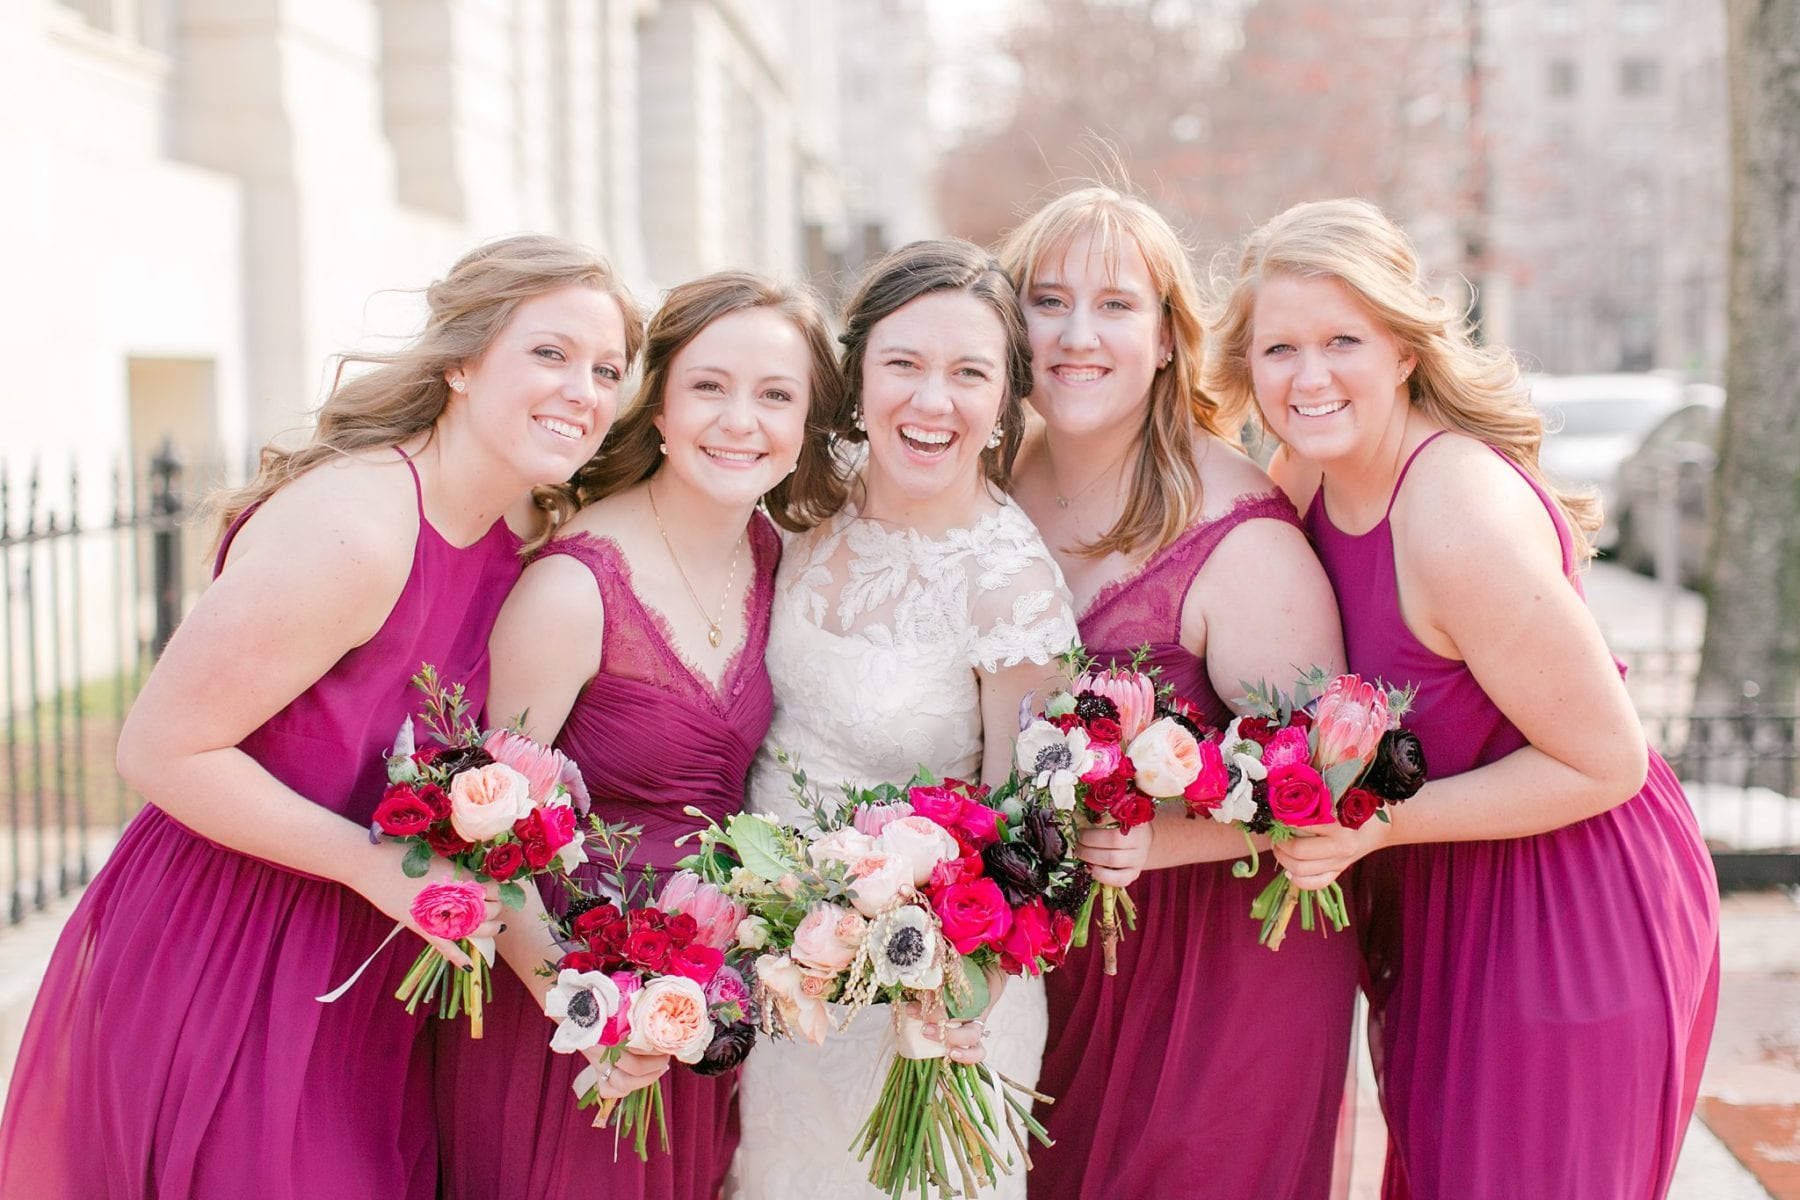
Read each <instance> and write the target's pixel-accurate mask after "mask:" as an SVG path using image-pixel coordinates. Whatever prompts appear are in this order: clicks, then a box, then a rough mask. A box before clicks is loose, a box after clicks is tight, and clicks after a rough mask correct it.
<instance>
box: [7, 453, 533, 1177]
mask: <svg viewBox="0 0 1800 1200" xmlns="http://www.w3.org/2000/svg"><path fill="white" fill-rule="evenodd" d="M408 465H409V467H410V463H409V464H408ZM414 479H415V483H416V481H417V474H416V472H415V475H414ZM245 516H248V514H247V513H246V514H245ZM243 520H244V517H240V518H239V519H238V522H237V523H236V524H234V525H233V526H232V528H231V529H230V530H229V531H228V532H227V534H226V538H225V547H229V545H230V543H231V538H232V536H233V535H235V534H236V532H237V529H238V527H239V525H241V524H242V522H243ZM518 549H519V541H518V539H517V538H516V537H514V536H513V534H512V533H511V532H510V531H509V530H508V529H507V528H506V526H505V524H504V523H496V524H495V525H494V527H493V528H492V529H491V530H489V532H488V533H487V535H486V536H484V537H483V538H482V539H481V540H480V541H478V542H475V543H474V544H473V545H470V546H466V547H457V546H453V545H451V544H450V543H448V542H446V541H445V540H444V539H443V538H442V537H441V536H440V535H439V534H438V532H437V531H436V530H435V529H433V528H432V527H431V525H430V524H429V523H428V522H427V521H426V519H425V516H424V510H423V502H422V501H421V508H420V516H419V535H418V542H417V544H416V546H415V548H414V551H413V565H412V573H411V574H410V575H409V576H408V577H407V580H406V585H405V587H404V588H403V589H402V591H401V593H400V598H399V599H398V600H397V601H396V602H395V604H394V608H393V611H392V612H391V613H389V614H388V618H387V620H386V621H385V622H384V623H383V624H382V626H381V628H380V630H379V631H377V632H376V634H375V636H374V637H372V638H370V639H369V640H368V641H367V642H365V643H364V644H363V645H361V646H359V647H357V648H356V649H355V650H352V651H351V652H350V653H348V654H346V655H345V656H344V657H343V658H341V659H339V660H338V661H337V663H336V664H335V665H333V666H332V668H331V669H330V670H329V671H328V672H326V674H325V675H324V677H322V678H321V679H320V680H319V681H318V682H317V683H315V684H313V685H312V686H311V687H310V688H308V689H307V690H306V691H305V692H303V693H301V694H300V695H299V696H297V697H295V698H294V700H293V701H292V702H291V703H289V704H288V706H287V707H286V708H284V709H282V710H281V711H280V712H279V713H277V714H275V715H274V716H273V717H271V718H269V720H268V721H267V722H266V723H265V724H264V725H263V726H262V727H261V728H259V729H257V730H256V731H255V732H254V733H252V734H251V735H250V736H249V737H247V738H245V739H244V741H243V742H242V743H240V746H239V748H240V749H242V750H243V751H244V752H245V753H246V754H248V755H250V757H252V758H254V759H255V760H256V761H257V762H258V763H260V764H261V765H262V766H263V767H264V768H265V769H266V770H267V771H268V772H269V773H270V774H271V775H273V776H275V778H277V779H279V780H280V781H281V782H282V783H284V784H286V785H287V786H289V787H291V788H293V789H294V790H295V791H296V792H298V793H299V794H300V795H302V796H304V797H305V798H306V799H307V800H309V801H311V802H313V803H315V804H319V805H323V806H324V807H326V808H328V809H330V810H331V811H333V812H335V813H339V814H341V815H343V816H344V817H346V818H348V819H349V820H351V821H354V822H355V823H357V824H358V825H363V824H366V823H367V822H368V821H369V819H370V817H371V816H372V815H373V813H374V810H375V805H376V802H377V801H378V800H379V799H380V798H381V793H382V790H383V788H384V787H385V786H386V783H387V780H386V776H385V773H384V769H383V762H382V759H383V755H384V754H385V753H386V751H387V749H388V748H389V747H391V746H392V745H393V744H394V737H395V734H396V732H397V731H398V730H399V728H400V725H401V722H402V721H403V720H404V719H405V718H406V716H407V715H408V714H409V713H413V712H416V710H417V701H418V699H419V693H418V692H416V691H415V690H413V689H412V688H411V687H410V686H409V684H408V680H409V679H410V678H411V676H412V675H413V673H414V672H415V671H417V670H418V669H419V664H420V663H421V662H430V663H434V664H436V665H437V666H438V667H440V668H441V669H442V671H443V673H444V675H445V677H446V678H448V679H452V680H461V681H463V682H465V683H466V684H467V687H468V694H469V696H470V698H471V699H472V700H473V701H474V703H475V704H477V705H479V704H480V703H481V699H482V696H483V695H484V694H485V692H486V690H487V642H488V633H489V631H490V630H491V628H492V627H493V623H494V618H495V616H496V615H497V614H498V613H499V610H500V605H501V602H502V601H503V600H504V599H505V597H506V593H507V592H508V590H510V588H511V587H512V584H513V582H514V581H515V580H516V579H517V578H518V574H519V559H518ZM224 558H225V548H221V550H220V552H219V561H220V563H221V564H222V563H223V562H224ZM396 869H398V868H396ZM393 924H394V923H393V921H392V919H390V918H389V917H387V916H385V915H383V914H382V913H381V912H379V911H377V910H376V909H375V908H374V907H372V906H371V905H370V904H369V903H368V902H367V901H366V900H364V899H363V898H362V897H361V896H359V895H357V894H356V893H354V892H352V891H351V890H350V889H348V888H346V887H344V886H343V885H341V884H338V883H332V882H328V881H326V880H323V879H317V878H314V877H312V876H308V875H301V874H298V873H296V872H294V871H290V870H287V869H285V868H283V867H280V866H277V865H275V864H273V863H268V862H264V861H262V860H260V859H255V858H250V857H247V856H245V855H243V854H239V853H237V852H235V851H232V850H227V849H225V848H224V847H222V846H219V845H217V844H216V843H213V842H210V841H208V840H207V839H205V838H203V837H201V836H199V835H198V834H196V833H193V832H192V831H190V830H188V829H187V828H185V827H184V826H182V825H181V824H179V823H178V822H176V821H175V820H174V819H173V818H171V817H170V816H169V815H168V814H167V813H165V812H163V811H162V810H161V809H159V808H157V807H156V806H154V805H148V806H146V807H145V808H144V810H143V811H142V812H140V813H139V814H138V815H137V818H136V819H135V820H133V821H132V822H131V824H130V826H129V827H128V828H127V829H126V830H125V833H124V836H123V837H122V838H121V839H120V841H119V845H118V848H117V849H115V850H114V851H113V854H112V857H111V858H109V859H108V860H107V863H106V865H105V866H104V867H102V868H101V869H100V872H99V873H98V874H97V875H96V876H95V878H94V881H93V883H91V884H90V885H89V886H88V888H87V891H86V893H85V894H84V895H83V896H82V898H81V902H80V904H79V905H78V906H77V907H76V909H75V912H74V915H73V916H72V917H70V919H69V923H68V925H67V926H66V927H65V928H64V930H63V933H62V938H61V941H60V942H59V943H58V944H57V948H56V953H55V956H54V957H53V958H52V959H51V962H50V967H49V972H48V974H47V975H46V976H45V978H44V983H43V987H42V988H41V989H40V990H39V992H38V997H37V1004H36V1006H35V1008H34V1009H33V1010H32V1016H31V1022H30V1025H29V1026H28V1028H27V1029H26V1032H25V1040H24V1045H23V1047H22V1048H21V1050H20V1053H19V1062H18V1069H17V1071H16V1072H15V1074H14V1075H13V1080H12V1090H11V1092H10V1094H9V1096H8V1098H7V1105H6V1120H5V1125H4V1127H0V1196H5V1197H7V1198H8V1200H12V1198H13V1197H28V1198H29V1200H64V1198H67V1200H103V1198H124V1197H144V1198H149V1197H162V1198H164V1200H176V1198H181V1200H244V1198H245V1197H254V1198H255V1200H318V1198H320V1197H337V1196H381V1197H388V1198H394V1200H407V1198H409V1200H431V1198H432V1196H433V1194H434V1191H435V1185H436V1182H437V1121H436V1116H435V1113H434V1112H433V1110H432V1087H431V1043H430V1040H429V1039H428V1038H424V1037H421V1036H420V1034H421V1031H422V1030H423V1029H424V1026H425V1023H426V1020H427V1018H426V1016H425V1014H424V1012H423V1011H421V1012H420V1013H419V1014H418V1015H416V1016H408V1015H407V1013H406V1010H405V1008H404V1007H403V1006H402V1005H401V1004H400V1003H399V1002H397V1001H396V1000H395V999H394V995H393V993H394V990H395V988H397V987H398V986H399V983H400V979H401V977H402V976H403V975H405V973H406V970H407V968H408V967H409V966H410V965H411V963H412V959H413V956H414V953H415V952H416V951H417V950H418V947H419V943H418V941H417V939H416V938H413V937H412V936H411V935H406V936H403V937H401V938H397V939H395V943H394V944H393V945H390V946H389V947H388V948H387V949H386V950H385V951H383V952H382V954H381V955H380V957H378V958H377V959H376V961H375V963H374V965H373V966H371V967H370V968H369V970H368V971H367V972H366V973H365V974H364V976H363V977H362V979H361V980H359V981H358V982H357V984H356V986H355V987H353V988H351V989H350V990H349V992H348V993H346V994H345V996H344V997H343V998H342V999H341V1000H339V1001H337V1002H336V1003H334V1004H321V1003H319V1002H318V1001H317V1000H316V999H314V997H316V996H319V995H321V994H323V993H324V992H327V991H329V990H330V989H331V988H333V987H335V986H336V985H337V984H339V983H341V982H342V981H343V980H344V979H345V978H346V977H347V976H348V975H349V974H350V972H351V971H353V970H355V968H356V966H357V964H359V963H360V962H362V960H363V959H364V958H365V957H367V956H368V955H369V954H370V953H371V952H372V951H373V950H374V949H375V948H376V946H377V945H378V944H379V943H380V942H381V940H382V939H383V938H384V937H386V936H387V934H388V931H389V930H391V929H392V928H393Z"/></svg>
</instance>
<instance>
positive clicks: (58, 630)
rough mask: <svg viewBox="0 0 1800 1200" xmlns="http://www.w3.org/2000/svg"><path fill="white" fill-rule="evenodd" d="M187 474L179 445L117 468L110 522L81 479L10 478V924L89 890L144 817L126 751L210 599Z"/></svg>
mask: <svg viewBox="0 0 1800 1200" xmlns="http://www.w3.org/2000/svg"><path fill="white" fill-rule="evenodd" d="M184 474H186V472H185V471H184V465H183V463H182V460H181V457H180V456H179V455H178V454H177V453H176V451H175V448H174V447H173V445H172V444H169V443H165V444H164V445H163V447H162V449H161V450H160V451H158V452H157V453H156V454H155V455H154V456H152V457H151V459H150V460H149V461H148V462H146V463H143V464H141V467H140V464H136V463H128V464H125V465H123V466H121V467H119V468H117V469H115V470H114V471H113V472H112V473H111V478H110V479H109V480H107V481H106V484H107V486H108V487H109V488H110V492H111V495H110V497H109V503H108V504H107V506H106V507H105V508H104V509H96V508H95V507H93V506H91V505H89V504H88V503H87V496H88V493H87V487H88V486H89V484H88V481H87V480H85V479H84V478H83V477H82V476H81V475H80V473H79V472H78V471H76V470H74V469H71V470H70V471H69V472H68V474H67V475H66V476H63V477H62V478H60V479H57V480H55V481H54V483H52V482H51V481H50V480H49V478H48V476H47V475H46V473H45V472H44V471H43V470H42V469H41V468H40V467H37V466H34V467H32V468H31V469H30V470H29V471H27V472H22V473H14V472H10V471H8V470H7V469H6V468H5V466H4V465H0V720H3V721H4V729H3V730H0V813H3V814H4V821H5V826H4V829H3V830H0V889H3V894H4V903H5V906H6V920H7V922H8V923H9V924H16V923H17V922H19V921H21V920H23V919H24V918H25V917H26V916H27V915H28V914H30V913H32V912H34V911H37V910H41V909H43V908H45V907H46V906H47V905H49V904H50V903H51V902H53V901H54V900H56V899H58V898H60V897H62V896H66V895H68V894H69V893H71V892H73V891H75V890H76V889H78V888H80V887H81V886H82V885H83V884H85V883H86V882H87V881H88V879H89V878H90V876H91V875H92V872H93V871H94V869H95V868H97V867H98V865H99V863H100V862H101V861H102V860H103V859H104V857H105V855H106V854H107V852H108V851H109V850H110V848H111V845H112V842H113V840H114V838H115V837H116V836H117V832H118V830H119V829H120V828H121V827H122V826H123V825H124V823H125V821H126V820H128V819H129V817H130V816H131V814H132V812H134V811H135V810H136V807H137V800H136V798H135V797H134V796H132V795H131V794H130V792H129V791H128V790H127V789H126V787H125V785H124V784H123V782H121V781H120V779H119V777H118V774H117V772H116V771H115V770H114V769H113V751H114V746H115V745H116V743H117V738H118V731H119V727H120V725H121V724H122V723H123V722H124V719H125V712H126V710H127V708H129V706H130V704H131V701H132V699H133V698H134V697H135V696H136V695H137V691H138V688H139V686H140V685H141V684H142V683H143V678H144V674H145V672H146V671H147V669H148V666H149V664H150V662H151V661H152V660H153V659H154V658H155V656H156V654H157V653H158V652H159V651H160V650H161V649H162V647H163V646H164V645H165V644H166V643H167V642H168V640H169V636H170V634H172V633H173V632H174V630H175V626H176V624H177V623H178V622H179V621H180V620H181V615H182V613H183V612H184V611H185V609H186V606H187V602H188V600H189V598H190V596H191V595H192V594H193V591H194V589H195V588H196V587H197V586H198V584H197V577H198V570H197V569H196V566H195V564H194V563H193V562H192V561H190V560H191V554H190V549H191V547H190V545H189V543H190V542H191V540H192V539H191V538H189V537H188V530H187V529H186V528H185V527H184V524H183V522H184V520H185V518H186V514H187V510H188V507H189V506H188V498H187V496H186V495H185V494H184V491H183V478H184ZM52 487H54V488H55V491H56V492H57V493H58V494H55V495H52V494H51V488H52ZM84 513H88V514H89V516H87V517H85V518H84V516H83V514H84ZM96 513H99V514H100V515H98V517H97V518H96V516H95V515H94V514H96Z"/></svg>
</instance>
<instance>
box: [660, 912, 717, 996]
mask: <svg viewBox="0 0 1800 1200" xmlns="http://www.w3.org/2000/svg"><path fill="white" fill-rule="evenodd" d="M663 932H664V933H666V934H668V935H669V941H670V942H672V943H673V944H674V945H675V947H676V948H677V949H680V948H681V947H682V946H686V945H688V944H689V943H690V942H692V941H693V940H694V939H695V938H696V937H698V936H699V935H700V922H698V921H696V920H694V918H693V917H692V916H690V915H689V914H687V913H684V912H678V913H675V914H674V915H673V916H671V917H670V918H669V919H668V920H667V921H665V922H663ZM710 978H712V976H710V975H709V976H707V979H710ZM700 982H701V983H705V982H706V979H702V980H700Z"/></svg>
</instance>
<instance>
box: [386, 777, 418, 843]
mask: <svg viewBox="0 0 1800 1200" xmlns="http://www.w3.org/2000/svg"><path fill="white" fill-rule="evenodd" d="M375 824H377V825H379V826H381V832H383V833H386V834H390V835H392V836H393V837H412V836H413V835H414V834H420V833H424V832H425V831H426V830H427V829H429V828H431V808H430V806H429V805H427V804H426V803H425V801H423V800H421V799H420V798H419V794H418V793H417V792H415V791H413V790H412V789H411V788H409V787H407V786H406V785H405V784H404V783H396V784H394V785H392V786H391V787H389V788H388V790H387V791H385V792H383V793H382V795H381V803H380V804H378V805H376V806H375Z"/></svg>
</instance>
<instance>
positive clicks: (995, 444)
mask: <svg viewBox="0 0 1800 1200" xmlns="http://www.w3.org/2000/svg"><path fill="white" fill-rule="evenodd" d="M1005 440H1006V431H1005V430H1003V429H1001V428H1000V423H999V422H998V421H996V422H994V427H993V428H992V429H991V430H989V431H988V437H987V448H988V449H989V450H998V449H999V448H1000V443H1001V442H1003V441H1005Z"/></svg>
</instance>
